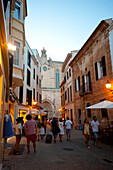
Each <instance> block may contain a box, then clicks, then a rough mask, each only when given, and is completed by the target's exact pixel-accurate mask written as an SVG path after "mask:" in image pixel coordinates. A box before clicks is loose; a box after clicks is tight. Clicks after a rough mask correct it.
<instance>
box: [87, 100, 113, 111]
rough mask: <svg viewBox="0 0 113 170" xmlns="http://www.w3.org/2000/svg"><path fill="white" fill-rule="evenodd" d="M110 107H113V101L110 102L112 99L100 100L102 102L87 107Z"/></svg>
mask: <svg viewBox="0 0 113 170" xmlns="http://www.w3.org/2000/svg"><path fill="white" fill-rule="evenodd" d="M102 108H103V109H110V108H113V102H110V101H107V100H105V101H103V102H100V103H97V104H94V105H92V106H89V107H86V109H102Z"/></svg>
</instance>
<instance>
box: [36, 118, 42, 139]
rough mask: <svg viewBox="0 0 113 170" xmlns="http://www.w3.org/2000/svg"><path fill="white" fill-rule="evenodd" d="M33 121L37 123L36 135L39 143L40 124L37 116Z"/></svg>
mask: <svg viewBox="0 0 113 170" xmlns="http://www.w3.org/2000/svg"><path fill="white" fill-rule="evenodd" d="M35 121H36V123H37V135H38V141H39V140H40V128H41V123H40V119H38V116H36V117H35Z"/></svg>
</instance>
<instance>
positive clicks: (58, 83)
mask: <svg viewBox="0 0 113 170" xmlns="http://www.w3.org/2000/svg"><path fill="white" fill-rule="evenodd" d="M59 85H60V82H59V70H56V88H57V89H58V88H59Z"/></svg>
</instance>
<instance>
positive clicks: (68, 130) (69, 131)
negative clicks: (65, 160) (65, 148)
mask: <svg viewBox="0 0 113 170" xmlns="http://www.w3.org/2000/svg"><path fill="white" fill-rule="evenodd" d="M72 124H73V123H72V121H71V120H69V117H67V121H66V122H65V125H66V136H67V141H70V137H71V126H72Z"/></svg>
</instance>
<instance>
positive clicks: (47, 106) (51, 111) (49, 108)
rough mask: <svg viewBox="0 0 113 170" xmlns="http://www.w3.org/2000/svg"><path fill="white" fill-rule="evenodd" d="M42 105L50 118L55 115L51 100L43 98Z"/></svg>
mask: <svg viewBox="0 0 113 170" xmlns="http://www.w3.org/2000/svg"><path fill="white" fill-rule="evenodd" d="M42 107H43V109H44V111H45V112H47V113H48V118H51V117H53V115H54V105H53V103H52V102H51V101H49V100H43V101H42Z"/></svg>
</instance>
